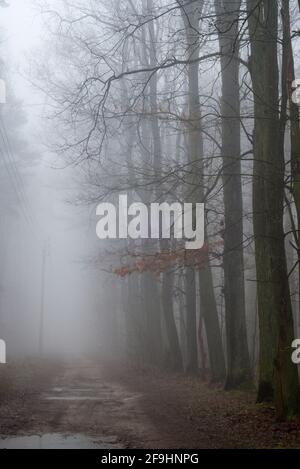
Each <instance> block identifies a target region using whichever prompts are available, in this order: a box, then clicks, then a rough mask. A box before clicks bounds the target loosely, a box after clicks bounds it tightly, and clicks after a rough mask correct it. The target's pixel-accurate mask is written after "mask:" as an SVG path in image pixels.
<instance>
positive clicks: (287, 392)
mask: <svg viewBox="0 0 300 469" xmlns="http://www.w3.org/2000/svg"><path fill="white" fill-rule="evenodd" d="M247 5H248V14H249V31H250V42H251V60H250V68H251V75H252V84H253V93H254V107H255V108H254V114H255V130H254V181H253V212H254V236H255V246H256V267H257V283H258V315H259V326H260V364H259V365H260V370H259V390H258V400H259V401H263V400H266V399H270V398H273V397H274V400H275V405H276V410H277V415H278V417H279V418H292V417H294V416H295V415H296V414H298V412H299V402H300V401H299V383H298V373H297V367H296V366H295V365H293V363H292V361H291V353H292V349H291V344H292V341H293V335H294V327H293V315H292V307H291V299H290V291H289V282H288V275H287V266H286V253H285V246H284V230H283V200H284V128H283V126H282V125H281V121H280V118H279V93H278V86H279V69H278V58H277V53H278V51H277V41H278V4H277V2H271V1H269V0H261V1H258V0H248V1H247Z"/></svg>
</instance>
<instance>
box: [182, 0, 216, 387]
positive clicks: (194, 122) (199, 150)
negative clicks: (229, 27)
mask: <svg viewBox="0 0 300 469" xmlns="http://www.w3.org/2000/svg"><path fill="white" fill-rule="evenodd" d="M178 3H179V4H180V6H181V13H182V18H183V21H184V25H185V32H186V39H187V58H188V60H189V61H190V63H189V64H188V66H187V67H188V99H189V132H188V160H189V163H190V168H189V171H190V172H191V178H190V192H192V196H190V201H191V202H196V203H200V202H205V200H204V188H203V135H202V130H201V108H200V99H199V75H198V74H199V66H198V63H197V59H198V57H199V51H200V43H199V19H200V17H201V14H202V10H203V0H198V1H196V2H190V1H188V0H179V1H178ZM189 275H191V273H189ZM193 275H194V277H195V271H194V273H193ZM191 281H192V277H191ZM194 282H195V278H194V279H193V283H194ZM199 289H200V307H201V311H202V315H203V318H204V323H205V328H206V335H207V342H208V349H209V358H210V371H211V378H212V380H213V381H218V382H221V381H223V380H224V379H225V359H224V353H223V348H222V339H221V333H220V325H219V320H218V311H217V305H216V299H215V295H214V287H213V279H212V272H211V267H210V262H209V256H208V254H207V256H206V259H205V268H201V269H200V270H199ZM190 302H191V307H192V308H196V300H192V299H190ZM190 314H191V312H190ZM195 315H196V312H193V317H194V316H195ZM194 334H195V335H197V330H195V332H194ZM196 343H197V342H196ZM196 349H197V347H196ZM195 353H197V350H196V351H195Z"/></svg>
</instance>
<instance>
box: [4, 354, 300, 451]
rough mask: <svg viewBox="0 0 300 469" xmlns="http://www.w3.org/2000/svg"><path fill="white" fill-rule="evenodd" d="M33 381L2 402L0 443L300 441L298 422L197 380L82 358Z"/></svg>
mask: <svg viewBox="0 0 300 469" xmlns="http://www.w3.org/2000/svg"><path fill="white" fill-rule="evenodd" d="M35 380H36V381H34V380H33V381H32V382H31V386H29V388H28V389H26V390H25V391H24V392H18V393H16V395H15V396H14V397H8V398H7V399H5V400H3V401H2V402H1V404H0V435H1V438H2V440H0V447H16V446H17V447H20V446H21V447H23V446H25V447H28V446H29V447H43V448H47V447H57V446H59V447H91V448H93V447H101V448H127V447H142V448H260V447H277V448H278V447H298V448H299V447H300V426H299V424H279V423H277V422H276V421H275V419H274V410H273V409H272V408H271V407H266V406H256V405H255V404H254V394H252V393H245V392H244V393H243V392H234V393H225V392H224V391H223V390H222V389H217V388H212V387H209V386H208V385H207V384H201V383H200V382H199V380H198V379H197V378H188V377H185V376H176V375H165V374H161V373H159V372H157V371H153V370H152V371H149V370H141V369H139V370H134V369H129V368H128V369H127V368H125V367H120V366H114V365H111V364H110V365H109V366H108V365H107V364H106V365H102V366H99V365H98V364H97V363H95V362H83V363H81V364H80V365H74V364H71V365H65V366H63V367H59V368H58V370H56V371H52V372H49V373H44V375H43V378H41V377H40V378H39V379H38V377H36V378H35ZM7 437H17V439H11V438H9V439H7ZM66 437H67V438H66Z"/></svg>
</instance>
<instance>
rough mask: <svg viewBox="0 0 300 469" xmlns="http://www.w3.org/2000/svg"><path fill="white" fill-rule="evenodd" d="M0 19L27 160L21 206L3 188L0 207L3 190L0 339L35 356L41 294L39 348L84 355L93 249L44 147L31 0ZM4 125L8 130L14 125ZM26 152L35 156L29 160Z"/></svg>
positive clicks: (87, 218)
mask: <svg viewBox="0 0 300 469" xmlns="http://www.w3.org/2000/svg"><path fill="white" fill-rule="evenodd" d="M0 22H1V36H2V39H1V55H2V59H3V61H4V62H5V66H6V67H9V71H8V75H9V78H8V80H9V87H10V89H12V92H13V94H14V96H15V98H16V99H17V100H19V101H20V103H21V104H20V107H21V108H22V110H23V111H24V112H25V115H26V122H25V124H24V125H22V128H21V130H20V132H21V137H20V138H21V139H22V140H24V142H25V145H27V146H28V155H26V158H27V161H25V162H23V163H22V167H21V171H20V170H19V173H20V177H21V178H22V181H23V184H24V191H23V192H21V195H22V200H23V199H24V201H23V202H22V205H21V204H20V200H19V197H20V196H18V195H17V194H16V191H15V190H13V189H11V188H10V189H9V192H10V194H9V196H11V198H12V202H11V204H12V207H8V208H6V207H5V194H2V206H3V209H4V210H5V217H3V218H2V223H1V226H2V229H1V237H2V240H3V241H2V248H1V251H2V253H1V260H2V261H1V263H2V266H3V275H2V277H1V292H2V294H1V338H2V339H5V341H6V344H7V354H8V357H10V359H13V358H16V357H20V356H23V355H24V354H25V355H29V356H30V355H33V354H38V353H39V349H38V344H39V330H40V321H41V301H42V300H41V298H42V295H44V328H43V334H44V352H45V353H48V354H53V353H55V354H56V355H59V354H62V355H70V354H71V355H73V354H74V355H75V356H76V355H80V354H85V353H91V352H92V351H93V350H94V351H95V350H97V347H98V346H99V341H100V336H101V322H100V321H99V316H100V317H101V314H99V310H101V308H103V305H101V282H103V280H101V279H100V278H101V275H100V274H99V273H98V272H97V270H96V269H94V268H93V267H89V260H90V259H91V257H92V255H93V253H94V249H95V239H93V234H94V232H95V228H94V225H93V224H92V222H91V210H90V209H88V208H85V209H82V208H80V207H74V205H73V203H72V200H73V199H74V197H75V195H74V194H75V187H76V185H75V180H74V178H75V172H76V170H75V169H74V168H71V167H69V166H68V165H66V163H65V162H59V161H58V160H57V158H56V157H55V155H53V153H51V152H50V151H49V150H48V148H47V145H46V133H45V127H46V126H47V119H46V110H47V101H48V99H47V97H46V96H45V94H44V93H42V92H41V91H39V90H38V88H37V87H36V86H34V85H33V84H32V82H31V80H33V76H32V70H31V69H30V64H31V62H32V57H33V56H34V54H35V53H36V51H37V50H38V49H40V44H41V42H42V40H43V19H42V17H41V16H40V15H39V14H38V13H37V9H36V5H34V2H31V1H23V0H22V1H21V0H15V1H12V2H10V7H9V8H5V9H3V10H1V19H0ZM23 111H22V112H23ZM10 130H11V133H12V134H13V128H12V129H10ZM16 153H17V150H15V151H13V153H12V155H11V158H13V159H14V160H15V161H16V162H18V161H19V159H20V157H19V156H18V154H16ZM30 153H34V155H35V156H34V162H32V161H31V155H30ZM62 168H65V169H62ZM3 170H4V171H5V168H4V169H3ZM2 177H3V178H7V179H8V185H9V184H11V185H15V186H17V190H18V179H17V180H16V181H15V182H14V180H13V182H10V179H9V178H10V177H11V175H10V173H9V172H8V173H7V174H6V175H5V174H4V175H3V176H2ZM12 178H13V176H12ZM23 196H24V197H23ZM20 205H21V207H20ZM94 238H95V236H94ZM45 246H46V250H47V256H46V265H45V286H44V292H43V291H42V280H41V279H42V263H43V250H44V248H45ZM96 331H97V332H96Z"/></svg>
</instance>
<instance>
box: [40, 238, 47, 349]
mask: <svg viewBox="0 0 300 469" xmlns="http://www.w3.org/2000/svg"><path fill="white" fill-rule="evenodd" d="M48 254H49V244H48V242H45V244H44V247H43V254H42V277H41V280H42V281H41V306H40V325H39V356H40V358H42V357H43V355H44V323H45V280H46V261H47V256H48Z"/></svg>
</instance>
